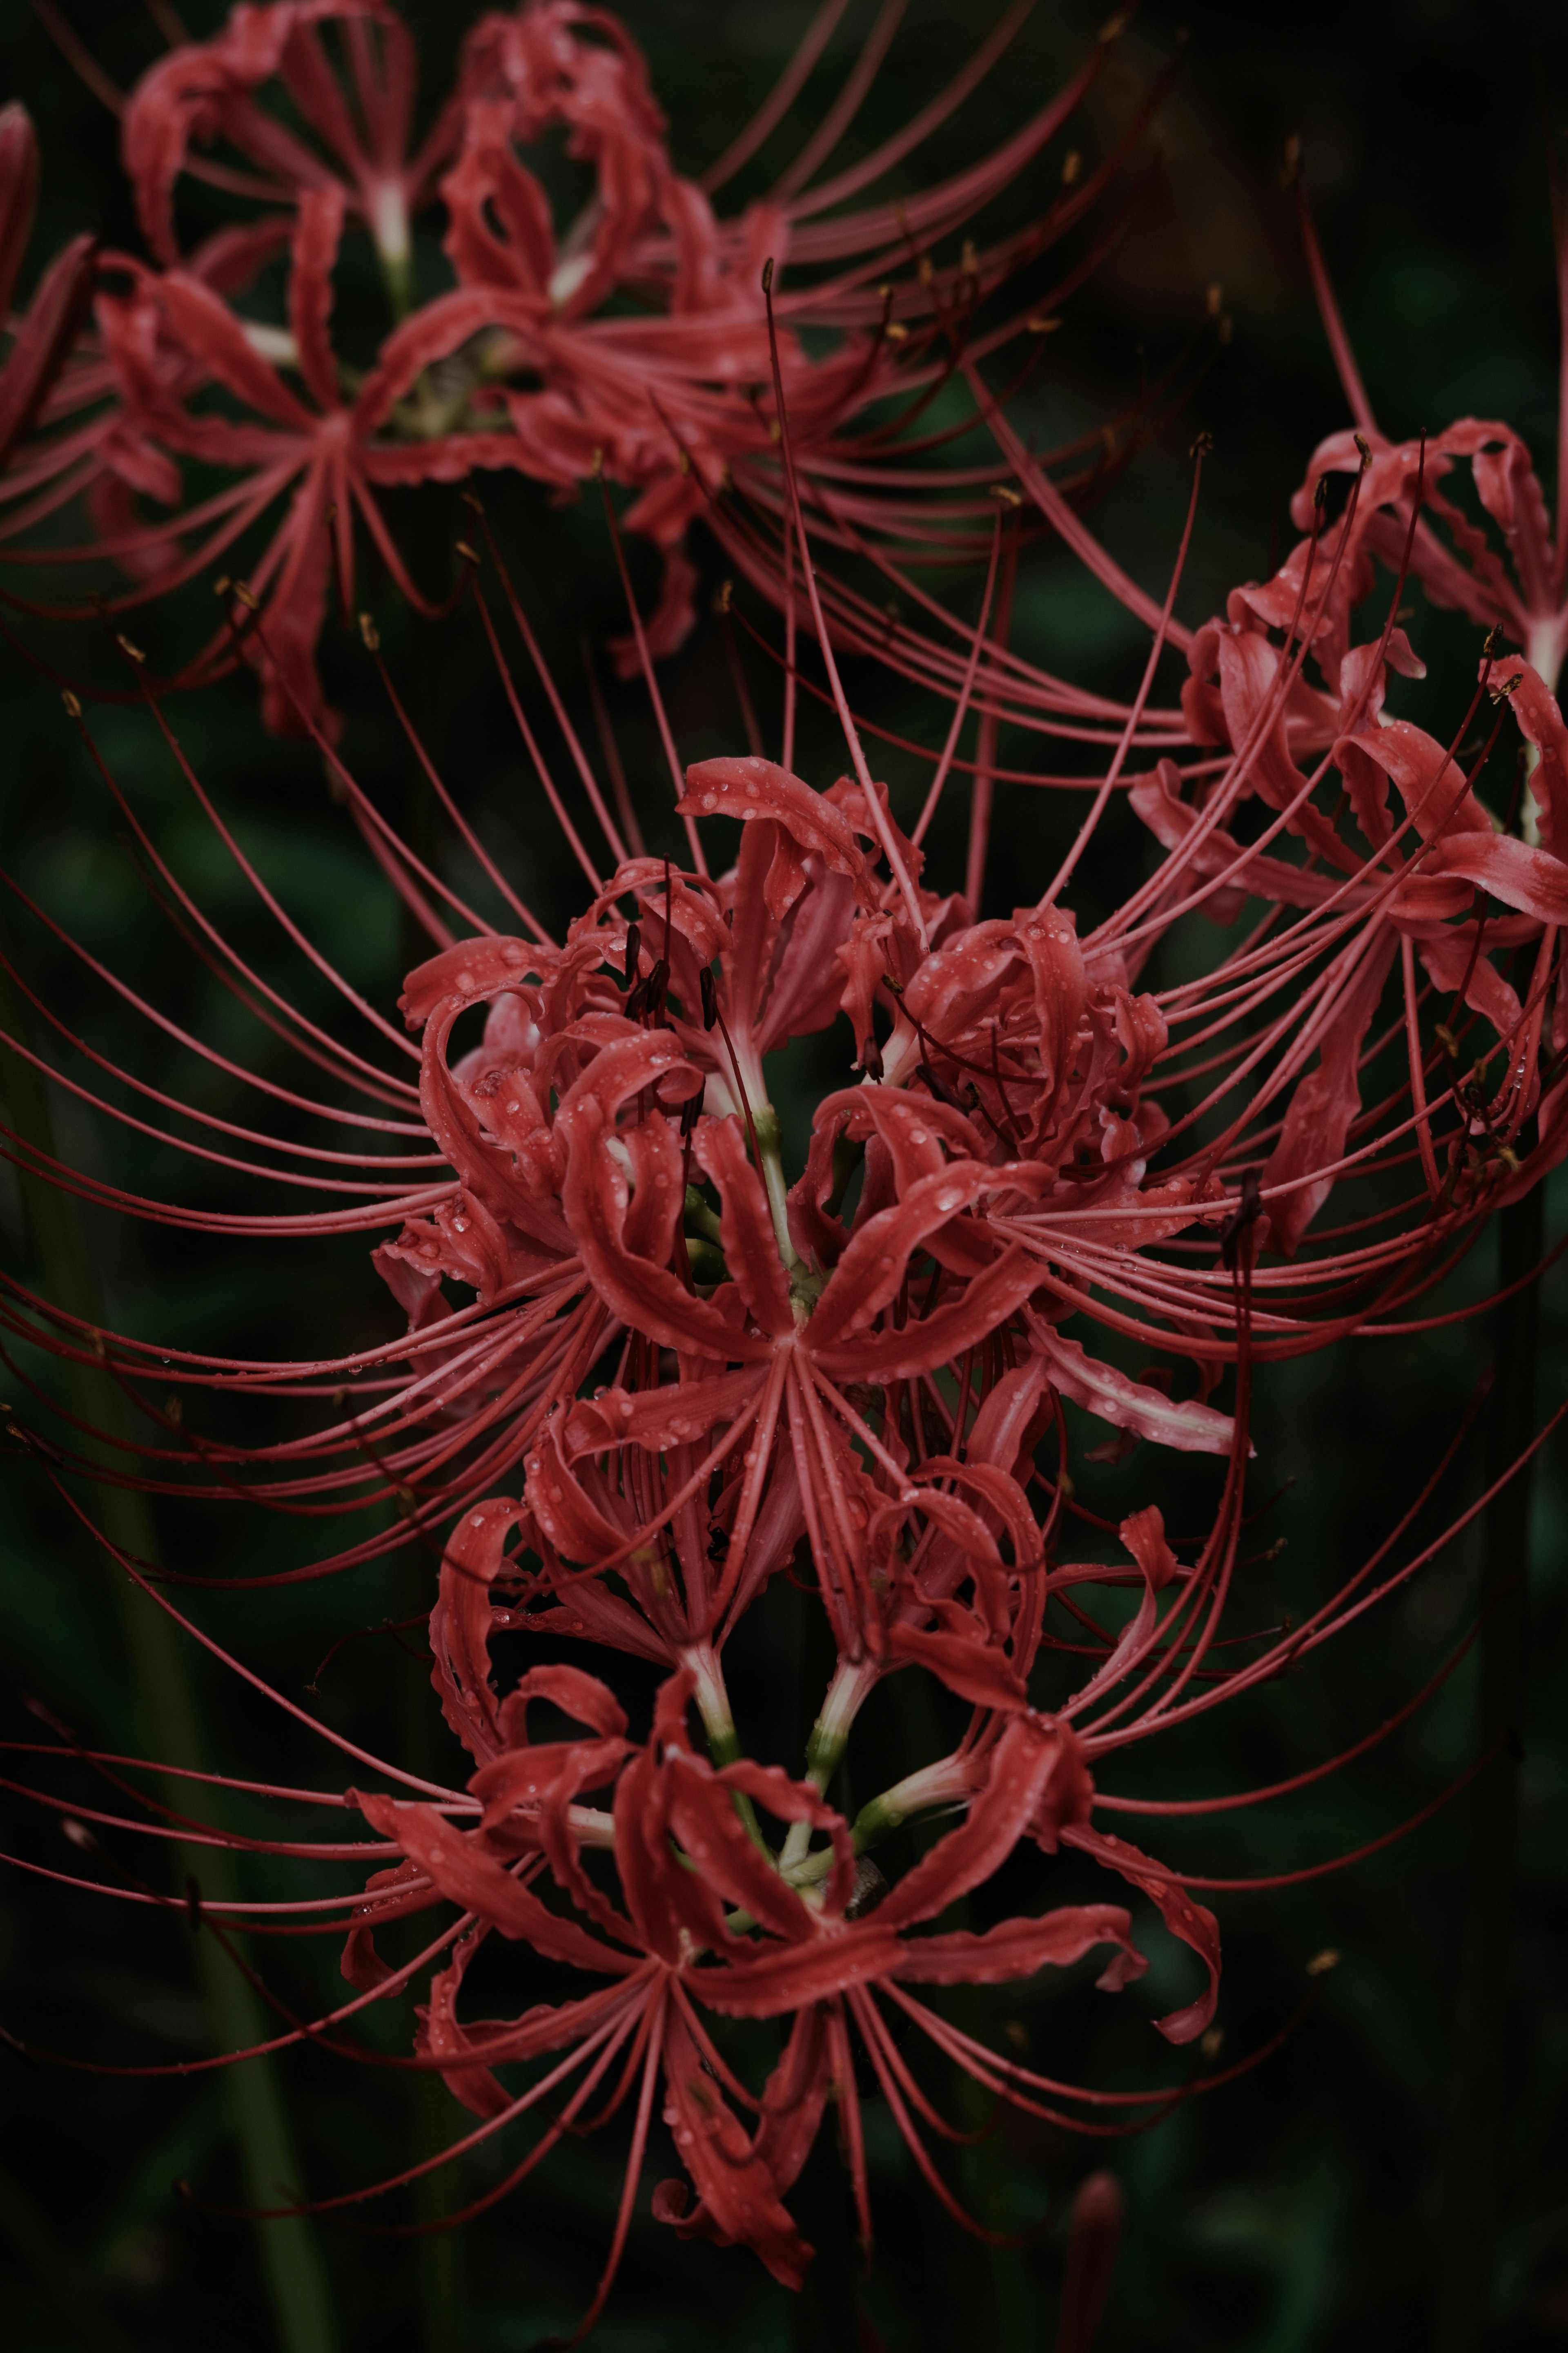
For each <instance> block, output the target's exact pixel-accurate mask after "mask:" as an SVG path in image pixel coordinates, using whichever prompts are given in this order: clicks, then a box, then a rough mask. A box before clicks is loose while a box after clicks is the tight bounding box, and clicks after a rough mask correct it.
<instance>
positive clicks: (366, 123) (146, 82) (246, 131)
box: [121, 0, 461, 305]
mask: <svg viewBox="0 0 1568 2353" xmlns="http://www.w3.org/2000/svg"><path fill="white" fill-rule="evenodd" d="M327 26H333V27H334V28H336V30H337V31H338V33H339V35H340V37H341V40H342V48H343V53H344V58H345V61H346V64H347V67H348V75H347V84H346V87H345V84H344V81H343V79H342V78H341V77H340V76H339V75H338V74H337V73H336V72H334V70H333V68H332V65H331V60H330V59H329V58H328V55H327V52H326V49H325V47H324V46H323V44H322V40H321V32H322V30H323V29H324V28H325V27H327ZM274 82H276V83H279V84H280V85H281V87H282V90H283V91H284V92H285V93H286V94H287V96H288V98H289V100H290V101H291V102H292V105H293V107H294V108H295V109H296V110H297V112H298V114H299V116H300V120H301V122H302V125H303V128H304V130H305V131H306V132H310V134H311V142H310V143H308V142H307V141H306V139H304V138H302V137H301V135H300V132H299V131H298V130H296V129H294V128H293V127H292V126H291V125H290V124H289V123H288V122H287V121H283V120H281V119H280V118H279V115H278V113H277V112H276V111H274V110H273V109H271V108H269V107H263V106H261V105H258V102H257V100H258V92H259V91H261V90H264V89H266V88H267V86H268V84H271V83H274ZM416 85H417V69H416V58H415V53H414V43H413V40H412V38H411V37H410V35H409V32H408V28H407V26H405V24H404V23H403V21H402V19H401V18H400V17H399V16H397V15H396V13H395V10H394V9H392V8H391V7H389V6H388V5H386V0H260V4H259V5H257V4H256V0H241V5H239V6H237V7H236V8H235V9H234V10H233V11H232V12H231V14H230V16H229V20H228V23H227V25H226V27H225V28H224V30H223V31H222V32H221V33H217V34H215V35H214V36H213V37H212V38H211V39H210V40H206V41H189V42H185V43H183V44H182V45H181V46H180V47H177V48H175V49H173V50H172V51H171V52H170V54H169V55H168V56H167V57H166V58H163V59H162V60H161V61H160V62H159V63H158V64H157V65H155V66H153V67H152V68H151V69H150V70H149V71H148V72H147V73H146V74H144V75H143V76H142V79H141V81H140V82H139V83H138V84H137V86H136V88H135V90H133V91H132V95H131V98H130V100H129V101H128V103H127V105H126V109H125V115H124V122H123V128H122V133H121V138H122V153H123V155H124V159H125V170H126V174H127V176H128V177H129V179H130V181H131V185H132V192H133V194H134V195H135V198H136V210H137V216H138V218H139V219H140V221H141V224H142V235H143V236H144V237H145V238H146V240H147V243H148V246H149V247H150V248H151V249H152V252H153V256H154V258H155V259H156V260H158V261H159V262H160V263H162V264H163V265H165V266H168V267H171V268H172V267H174V266H176V265H177V264H178V261H179V259H180V248H179V243H178V240H177V238H176V236H175V232H174V186H175V183H176V181H177V180H178V179H179V176H180V174H181V173H182V171H184V169H185V168H186V167H187V164H188V161H189V157H190V153H191V149H192V147H193V146H202V147H210V146H212V145H213V144H214V143H215V142H218V141H223V142H226V144H227V145H229V146H230V147H233V148H235V149H237V151H238V153H240V154H242V155H243V156H245V158H246V159H247V162H249V163H251V164H255V165H257V166H258V169H259V170H260V172H261V173H262V174H263V175H264V176H263V177H262V178H261V179H260V180H259V181H251V182H248V183H247V182H245V181H241V182H240V184H239V185H240V186H241V187H242V189H243V192H244V193H245V194H247V195H251V196H254V197H258V198H259V199H260V200H261V201H262V202H264V203H268V204H287V203H289V202H298V201H299V200H300V197H302V196H304V195H310V194H315V195H320V194H321V192H323V191H325V190H330V189H336V191H337V192H338V194H339V195H340V197H341V198H342V204H343V206H344V208H345V209H346V210H349V211H352V212H353V214H354V215H355V216H357V217H358V218H359V219H360V220H362V221H363V223H364V225H365V227H367V228H368V229H369V230H370V233H371V235H372V237H373V238H374V242H375V248H376V252H377V254H378V255H379V257H380V259H381V262H382V265H383V267H384V269H385V270H386V271H387V272H388V275H389V277H390V279H391V280H392V282H393V284H394V286H395V289H396V291H397V299H398V301H399V302H400V303H401V304H403V305H406V303H407V302H408V301H409V300H410V299H411V296H412V291H413V280H412V269H413V246H412V239H411V234H410V231H411V223H412V220H413V216H414V215H415V213H416V212H417V211H418V210H419V208H420V206H422V205H424V204H426V202H428V200H429V198H430V195H431V194H432V191H433V189H434V185H435V182H436V177H437V174H438V173H439V171H440V170H441V167H442V165H443V164H445V163H446V161H447V158H448V157H449V155H450V154H451V152H452V149H453V147H454V146H455V145H456V143H457V141H458V136H459V134H460V130H461V111H460V110H461V100H460V98H459V97H458V96H454V97H453V98H451V99H449V100H447V105H446V106H445V108H444V109H443V110H442V111H441V113H440V115H439V116H438V117H437V121H436V123H435V126H434V127H433V129H432V130H431V132H430V133H429V136H428V137H427V138H426V141H425V142H424V145H423V146H422V147H421V148H420V150H419V151H418V153H416V154H413V155H411V154H410V153H409V152H408V149H409V141H410V137H411V134H412V131H413V121H414V104H415V97H416ZM210 175H211V174H210V167H209V176H210ZM218 177H219V179H220V185H221V184H224V183H227V184H228V185H233V175H229V174H222V173H220V174H218Z"/></svg>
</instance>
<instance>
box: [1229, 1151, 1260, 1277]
mask: <svg viewBox="0 0 1568 2353" xmlns="http://www.w3.org/2000/svg"><path fill="white" fill-rule="evenodd" d="M1259 1191H1260V1187H1259V1186H1258V1171H1257V1169H1256V1168H1249V1169H1247V1172H1246V1174H1245V1176H1243V1177H1242V1180H1241V1198H1240V1200H1239V1201H1238V1202H1237V1206H1236V1208H1234V1209H1233V1210H1232V1211H1231V1213H1230V1215H1229V1217H1228V1218H1227V1219H1226V1221H1225V1225H1224V1228H1223V1229H1222V1231H1221V1233H1220V1238H1219V1254H1220V1257H1221V1258H1222V1259H1223V1260H1224V1261H1225V1263H1226V1266H1227V1267H1229V1269H1230V1270H1231V1272H1232V1273H1233V1274H1234V1272H1235V1271H1236V1267H1237V1261H1238V1260H1239V1258H1240V1256H1241V1238H1242V1236H1243V1234H1244V1233H1246V1231H1247V1228H1248V1227H1249V1226H1255V1225H1256V1224H1257V1223H1258V1219H1259V1218H1260V1217H1261V1216H1262V1214H1263V1208H1262V1203H1261V1201H1260V1200H1259V1198H1258V1195H1259Z"/></svg>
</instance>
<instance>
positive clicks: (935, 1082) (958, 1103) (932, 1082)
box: [915, 1062, 969, 1113]
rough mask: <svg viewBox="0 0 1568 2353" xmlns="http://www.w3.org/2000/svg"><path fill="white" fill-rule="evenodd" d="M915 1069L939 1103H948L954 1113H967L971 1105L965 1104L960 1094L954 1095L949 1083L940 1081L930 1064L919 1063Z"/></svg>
mask: <svg viewBox="0 0 1568 2353" xmlns="http://www.w3.org/2000/svg"><path fill="white" fill-rule="evenodd" d="M915 1068H916V1070H917V1071H919V1073H920V1075H921V1078H922V1079H923V1080H924V1081H925V1082H926V1084H927V1086H928V1087H929V1088H930V1089H931V1092H932V1094H933V1095H934V1096H935V1097H936V1099H937V1101H938V1103H946V1104H947V1106H948V1108H949V1109H950V1110H952V1111H961V1112H963V1113H967V1112H968V1110H969V1105H968V1104H967V1103H965V1102H964V1100H963V1096H962V1095H959V1094H954V1092H953V1091H952V1088H951V1087H950V1086H949V1085H948V1083H947V1081H946V1080H945V1079H939V1078H938V1077H937V1074H936V1072H935V1071H933V1070H932V1069H931V1064H930V1063H929V1062H917V1063H916V1064H915Z"/></svg>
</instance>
